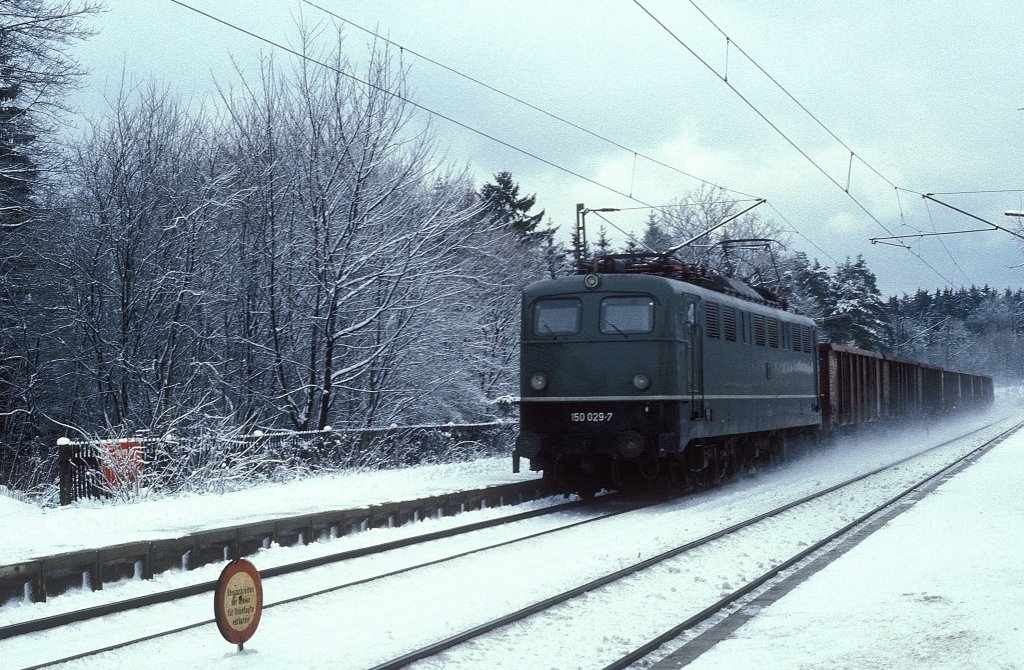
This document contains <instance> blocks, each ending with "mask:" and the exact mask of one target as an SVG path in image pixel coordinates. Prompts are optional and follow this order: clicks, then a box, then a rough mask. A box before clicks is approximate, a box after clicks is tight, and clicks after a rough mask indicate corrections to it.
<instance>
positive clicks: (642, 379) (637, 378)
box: [633, 373, 651, 391]
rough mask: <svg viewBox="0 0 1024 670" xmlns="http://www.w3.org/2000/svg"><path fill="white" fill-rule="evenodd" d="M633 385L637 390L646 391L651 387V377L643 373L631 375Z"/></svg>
mask: <svg viewBox="0 0 1024 670" xmlns="http://www.w3.org/2000/svg"><path fill="white" fill-rule="evenodd" d="M633 386H635V387H636V389H637V390H638V391H646V390H647V389H649V388H650V387H651V378H650V377H648V376H647V375H645V374H643V373H639V374H636V375H633Z"/></svg>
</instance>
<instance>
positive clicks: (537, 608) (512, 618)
mask: <svg viewBox="0 0 1024 670" xmlns="http://www.w3.org/2000/svg"><path fill="white" fill-rule="evenodd" d="M997 423H999V422H998V421H997V422H994V423H992V424H989V425H988V426H983V427H981V428H978V429H975V430H972V431H969V432H967V433H964V434H963V435H960V436H958V437H955V438H952V439H949V440H946V441H944V442H941V443H939V444H937V445H935V446H932V447H929V448H928V449H925V450H923V451H920V452H918V453H916V454H913V455H912V456H907V457H906V458H902V459H899V460H898V461H895V462H893V463H889V464H887V465H884V466H882V467H879V468H876V469H874V470H872V471H870V472H866V473H864V474H861V475H858V476H856V477H852V478H850V479H848V480H846V481H843V482H840V483H838V484H835V485H833V486H830V487H827V488H825V489H822V490H821V491H817V492H815V493H812V494H809V495H807V496H804V497H802V498H800V499H798V500H794V501H791V502H789V503H786V504H785V505H782V506H780V507H777V508H775V509H772V510H769V511H767V512H764V513H762V514H759V515H757V516H755V517H751V518H749V519H747V520H745V521H741V522H739V523H736V524H733V525H731V526H729V527H727V528H723V529H721V530H718V531H716V532H714V533H711V534H709V535H706V536H704V537H701V538H698V539H696V540H692V541H690V542H687V543H685V544H683V545H680V546H678V547H675V548H673V549H669V550H668V551H665V552H662V553H660V554H658V555H656V556H653V557H651V558H648V559H645V560H643V561H639V562H637V563H634V564H633V565H630V566H627V567H625V568H622V569H620V570H616V571H615V572H612V573H610V574H608V575H605V576H603V577H599V578H598V579H595V580H592V581H590V582H587V583H585V584H582V585H580V586H577V587H575V588H572V589H569V590H567V591H564V592H562V593H559V594H557V595H554V596H551V597H550V598H546V599H545V600H542V601H540V602H537V603H534V604H532V605H529V606H527V607H524V608H522V609H520V610H517V611H515V612H511V613H509V614H506V615H504V616H501V617H499V618H497V619H493V620H491V621H488V622H486V623H483V624H480V625H478V626H475V627H473V628H471V629H469V630H466V631H463V632H461V633H457V634H455V635H452V636H450V637H447V638H445V639H443V640H439V641H437V642H434V643H432V644H430V645H427V646H425V647H422V648H420V649H417V650H414V651H411V652H409V653H406V654H403V655H402V656H399V657H396V658H394V659H391V660H389V661H386V662H384V663H380V664H378V665H375V666H373V667H372V668H371V670H397V669H398V668H402V667H405V666H406V665H409V664H410V663H414V662H416V661H420V660H423V659H425V658H429V657H431V656H435V655H437V654H439V653H441V652H443V651H446V650H448V649H450V648H452V647H455V646H457V645H459V644H463V643H465V642H467V641H469V640H471V639H473V638H476V637H480V636H481V635H484V634H486V633H489V632H491V631H493V630H496V629H498V628H501V627H503V626H507V625H509V624H511V623H515V622H517V621H520V620H522V619H525V618H527V617H529V616H532V615H534V614H537V613H539V612H542V611H544V610H546V609H550V608H551V607H554V606H556V605H560V604H562V603H565V602H567V601H569V600H572V599H573V598H577V597H579V596H581V595H583V594H585V593H588V592H589V591H593V590H595V589H598V588H601V587H602V586H607V585H608V584H611V583H613V582H616V581H619V580H621V579H624V578H626V577H629V576H630V575H633V574H635V573H637V572H640V571H642V570H645V569H647V568H650V567H652V566H654V565H657V564H658V563H662V562H664V561H666V560H668V559H671V558H675V557H677V556H679V555H681V554H684V553H686V552H688V551H691V550H693V549H696V548H697V547H700V546H703V545H706V544H709V543H710V542H713V541H715V540H718V539H721V538H723V537H725V536H727V535H731V534H732V533H735V532H737V531H739V530H742V529H744V528H747V527H749V526H752V525H754V524H757V523H760V522H761V521H764V520H766V519H769V518H772V517H775V516H778V515H780V514H782V513H784V512H787V511H789V510H791V509H793V508H795V507H798V506H800V505H804V504H806V503H808V502H811V501H813V500H816V499H818V498H821V497H824V496H826V495H828V494H830V493H833V492H835V491H837V490H839V489H842V488H845V487H847V486H850V485H851V484H855V483H857V482H859V481H862V480H864V479H867V478H869V477H873V476H875V475H877V474H880V473H882V472H885V471H887V470H890V469H892V468H895V467H898V466H900V465H902V464H903V463H906V462H908V461H911V460H913V459H915V458H919V457H921V456H923V455H925V454H927V453H930V452H932V451H935V450H936V449H940V448H942V447H945V446H947V445H949V444H952V443H954V442H957V441H959V440H963V439H966V438H968V437H970V436H971V435H974V434H976V433H979V432H981V431H983V430H986V429H989V428H991V427H992V426H993V425H996V424H997ZM1022 425H1024V422H1022V423H1021V424H1018V425H1017V426H1015V427H1013V428H1011V429H1010V430H1008V431H1006V432H1004V433H1002V434H1001V435H1000V436H999V437H1005V436H1006V435H1009V434H1010V433H1012V432H1013V431H1014V430H1017V429H1019V428H1020V427H1021V426H1022ZM994 439H998V438H994ZM975 451H976V450H975ZM975 451H972V452H971V453H972V454H973V453H975ZM958 460H960V459H958ZM946 469H947V468H943V472H944V471H945V470H946ZM932 476H933V477H934V476H937V475H932ZM920 485H921V484H920V483H918V484H915V485H914V488H916V487H917V486H920ZM753 588H756V587H751V589H750V590H752V589H753ZM720 609H721V606H719V604H718V603H716V604H715V605H712V607H711V608H708V610H705V612H708V611H710V613H709V614H705V613H704V612H702V613H701V614H700V615H698V616H701V615H703V616H702V618H701V620H703V619H706V618H707V617H708V616H711V614H713V613H714V612H717V611H719V610H720ZM645 647H646V645H645ZM648 653H649V652H648ZM627 665H628V664H627ZM609 667H612V666H609ZM615 667H625V666H615ZM606 670H607V669H606Z"/></svg>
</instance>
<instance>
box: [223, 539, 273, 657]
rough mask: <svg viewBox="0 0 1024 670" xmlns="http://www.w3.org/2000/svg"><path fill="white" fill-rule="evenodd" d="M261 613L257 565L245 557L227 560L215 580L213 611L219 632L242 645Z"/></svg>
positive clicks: (261, 605)
mask: <svg viewBox="0 0 1024 670" xmlns="http://www.w3.org/2000/svg"><path fill="white" fill-rule="evenodd" d="M262 613H263V584H262V583H261V581H260V573H259V571H258V570H256V566H255V565H253V564H252V563H250V562H249V561H247V560H245V559H238V560H235V561H231V562H230V563H228V564H227V566H226V567H225V568H224V570H223V571H222V572H221V573H220V579H218V580H217V591H216V593H215V594H214V596H213V614H214V617H215V618H216V620H217V628H219V629H220V634H221V635H223V636H224V639H225V640H227V641H228V642H233V643H235V644H237V645H238V648H239V649H241V648H242V643H244V642H245V641H246V640H248V639H249V638H251V637H252V634H253V633H255V632H256V627H257V626H259V625H260V614H262Z"/></svg>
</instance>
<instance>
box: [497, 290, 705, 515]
mask: <svg viewBox="0 0 1024 670" xmlns="http://www.w3.org/2000/svg"><path fill="white" fill-rule="evenodd" d="M686 313H687V307H686V304H685V297H684V296H683V295H681V294H680V293H679V292H678V291H676V290H674V289H673V287H672V283H671V282H670V281H669V280H666V279H664V278H660V277H651V276H643V275H597V274H590V275H585V276H580V275H577V276H573V277H567V278H564V279H557V280H549V281H542V282H537V283H535V284H532V285H530V286H529V287H528V288H527V290H526V291H525V292H524V296H523V305H522V348H521V359H520V372H521V375H520V398H521V404H520V416H521V431H520V435H519V438H518V440H517V443H516V455H517V456H520V457H525V458H528V459H530V468H531V469H532V470H543V471H544V477H545V480H546V481H549V482H551V483H552V484H553V485H554V486H555V487H557V488H558V489H559V490H563V491H578V492H580V493H581V494H584V495H586V494H589V493H592V492H593V491H594V490H597V489H599V488H602V487H608V488H621V487H622V486H623V485H627V484H629V483H631V482H632V481H633V480H636V479H642V478H643V477H644V476H645V468H646V470H647V472H648V473H650V469H651V468H654V469H656V468H657V462H658V457H659V455H662V454H664V453H666V452H668V451H675V450H679V449H680V438H681V435H680V416H681V414H682V412H683V411H684V409H683V405H684V404H685V403H686V402H687V400H689V397H688V395H687V379H688V378H689V377H690V376H692V375H691V370H690V365H689V363H690V354H689V345H688V337H687V334H686V332H685V325H686V322H685V317H680V316H679V315H680V314H682V315H685V314H686ZM691 313H692V311H691Z"/></svg>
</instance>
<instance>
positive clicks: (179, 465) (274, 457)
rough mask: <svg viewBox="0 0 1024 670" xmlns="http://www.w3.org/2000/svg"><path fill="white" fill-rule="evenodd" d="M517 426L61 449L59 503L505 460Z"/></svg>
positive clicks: (184, 439) (146, 440) (261, 435)
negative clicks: (491, 458) (325, 473)
mask: <svg viewBox="0 0 1024 670" xmlns="http://www.w3.org/2000/svg"><path fill="white" fill-rule="evenodd" d="M515 430H516V424H515V423H514V422H507V421H496V422H489V423H474V424H447V425H440V426H438V425H423V426H391V427H388V428H373V429H334V430H330V429H328V430H323V431H305V432H295V431H268V432H262V431H254V432H253V433H251V434H246V435H233V436H223V435H203V436H181V437H179V436H174V435H170V436H165V437H162V438H152V437H132V438H122V439H116V440H104V441H88V442H86V441H77V442H75V441H70V440H67V439H62V440H60V441H59V443H58V452H59V470H60V504H61V505H67V504H70V503H72V502H74V501H75V500H79V499H82V498H105V497H123V498H130V497H133V496H134V495H137V494H138V492H139V491H140V490H142V489H147V490H163V491H167V492H175V491H179V490H193V491H194V490H211V489H213V490H218V489H219V490H225V489H226V488H232V487H237V484H238V482H240V481H246V482H249V481H252V480H275V479H285V478H289V477H293V476H295V475H296V474H302V473H315V472H318V471H327V470H343V469H389V468H400V467H408V466H413V465H424V464H434V463H450V462H460V461H468V460H474V459H477V458H483V457H487V456H504V455H508V454H510V453H511V452H512V443H513V441H514V438H515Z"/></svg>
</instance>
